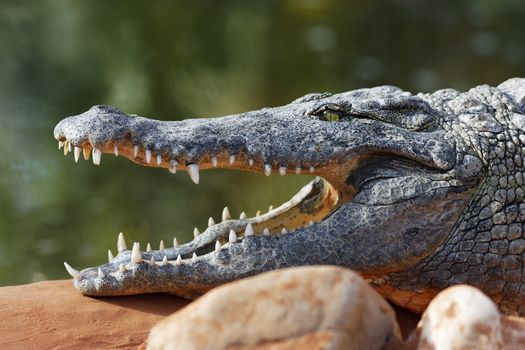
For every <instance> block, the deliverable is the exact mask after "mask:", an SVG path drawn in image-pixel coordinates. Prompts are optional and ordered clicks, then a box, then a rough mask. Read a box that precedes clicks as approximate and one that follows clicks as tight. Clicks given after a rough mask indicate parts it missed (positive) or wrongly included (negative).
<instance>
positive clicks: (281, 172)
mask: <svg viewBox="0 0 525 350" xmlns="http://www.w3.org/2000/svg"><path fill="white" fill-rule="evenodd" d="M279 175H281V176H284V175H286V167H285V166H280V167H279Z"/></svg>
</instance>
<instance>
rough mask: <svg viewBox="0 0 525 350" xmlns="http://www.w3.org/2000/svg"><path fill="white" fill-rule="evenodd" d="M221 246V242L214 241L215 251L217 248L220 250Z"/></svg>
mask: <svg viewBox="0 0 525 350" xmlns="http://www.w3.org/2000/svg"><path fill="white" fill-rule="evenodd" d="M221 248H222V246H221V242H219V241H216V242H215V251H216V252H218V251H219V250H221Z"/></svg>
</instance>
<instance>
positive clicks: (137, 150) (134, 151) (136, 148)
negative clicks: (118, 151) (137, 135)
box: [133, 145, 139, 158]
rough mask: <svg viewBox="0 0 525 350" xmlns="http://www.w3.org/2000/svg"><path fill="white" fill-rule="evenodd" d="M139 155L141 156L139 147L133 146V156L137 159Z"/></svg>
mask: <svg viewBox="0 0 525 350" xmlns="http://www.w3.org/2000/svg"><path fill="white" fill-rule="evenodd" d="M138 155H139V145H135V146H133V156H134V157H135V158H137V156H138Z"/></svg>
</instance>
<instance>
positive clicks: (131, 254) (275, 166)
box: [54, 78, 525, 315]
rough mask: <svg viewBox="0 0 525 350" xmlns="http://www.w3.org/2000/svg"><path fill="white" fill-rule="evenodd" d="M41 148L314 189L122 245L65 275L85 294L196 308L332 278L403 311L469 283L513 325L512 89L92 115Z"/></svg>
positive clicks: (516, 220)
mask: <svg viewBox="0 0 525 350" xmlns="http://www.w3.org/2000/svg"><path fill="white" fill-rule="evenodd" d="M335 119H338V120H337V121H336V120H335ZM54 134H55V138H56V139H57V140H59V141H61V142H62V143H63V144H64V142H65V145H64V147H65V149H66V152H67V151H69V150H70V148H71V145H73V146H76V147H78V149H77V150H76V153H77V156H78V154H79V153H80V151H81V148H83V149H84V150H85V151H87V152H86V155H88V156H89V151H90V150H91V149H93V154H94V156H99V155H100V152H103V153H104V152H105V153H113V152H114V150H115V147H116V148H117V149H118V151H119V153H120V155H123V156H125V157H127V158H129V159H130V160H132V161H134V162H136V163H139V164H141V165H146V166H157V167H164V168H168V169H170V170H171V171H172V172H174V171H175V170H188V171H189V172H190V174H191V176H192V179H193V180H194V181H195V182H198V170H199V169H201V170H202V169H208V168H211V167H213V166H217V167H222V168H230V169H240V170H249V171H256V172H266V173H267V174H269V172H270V171H274V172H276V171H279V172H280V173H281V174H284V173H290V174H291V173H296V171H297V172H299V171H303V172H308V171H311V172H312V173H314V174H316V175H318V176H319V177H318V178H317V179H316V180H315V181H313V182H312V183H310V184H309V185H307V186H305V188H304V189H303V190H301V192H300V193H299V194H298V195H297V196H296V197H294V199H292V201H290V202H287V203H285V204H283V206H281V207H280V208H276V209H274V210H271V211H270V212H268V213H266V214H264V215H261V216H256V217H253V218H242V219H239V220H231V219H229V217H228V215H227V213H225V217H224V221H222V222H221V223H219V224H214V223H211V225H210V226H209V227H208V229H207V230H206V231H205V232H203V233H202V234H200V235H198V236H197V237H196V238H195V239H194V240H193V241H191V242H189V243H187V244H182V245H178V246H176V247H173V248H165V249H162V250H158V251H150V252H149V251H147V252H140V249H139V246H138V244H135V246H134V249H133V250H132V251H129V250H127V249H125V247H124V246H123V244H122V241H121V244H120V249H119V250H120V252H119V254H118V255H117V256H116V257H115V258H111V257H110V261H109V263H107V264H104V265H101V266H100V267H94V268H88V269H85V270H82V271H81V272H78V271H76V270H74V269H72V268H70V267H69V266H67V268H68V271H69V272H70V274H72V275H73V277H74V283H75V286H76V287H77V289H78V290H80V291H81V292H82V293H84V294H87V295H93V296H103V295H125V294H136V293H152V292H168V293H174V294H177V295H180V296H183V297H187V298H193V297H195V296H197V295H199V294H201V293H203V292H205V291H206V290H208V289H210V288H212V287H214V286H216V285H219V284H222V283H225V282H229V281H232V280H236V279H239V278H242V277H245V276H250V275H254V274H257V273H260V272H263V271H268V270H272V269H277V268H283V267H289V266H298V265H314V264H333V265H341V266H346V267H349V268H352V269H355V270H357V271H359V272H360V273H361V274H362V275H363V276H365V277H366V278H367V279H368V280H369V281H370V282H371V283H372V284H373V285H374V286H375V287H376V288H377V289H378V290H379V291H380V292H381V293H382V294H383V295H384V296H385V297H387V298H389V299H390V300H392V301H393V302H395V303H397V304H399V305H402V306H405V307H408V308H410V309H412V310H414V311H421V310H422V309H423V308H424V307H425V306H426V305H427V304H428V302H429V301H430V299H431V298H432V297H433V296H434V295H435V294H436V293H437V292H439V291H440V290H442V289H444V288H446V287H448V286H450V285H454V284H459V283H468V284H471V285H474V286H476V287H478V288H480V289H481V290H483V291H484V292H485V293H487V294H488V295H489V296H490V297H492V298H493V299H494V301H495V302H496V303H498V305H499V306H500V308H501V309H502V310H503V311H504V312H506V313H511V314H512V313H514V314H515V313H519V314H521V315H525V269H524V266H523V259H524V257H525V237H524V235H525V229H524V222H525V204H524V203H523V197H524V179H523V177H524V165H523V161H524V156H525V79H517V78H516V79H511V80H508V81H506V82H505V83H503V84H501V85H500V86H498V87H497V88H492V87H489V86H479V87H476V88H473V89H471V90H470V91H468V92H464V93H460V92H458V91H455V90H451V89H447V90H440V91H437V92H435V93H432V94H418V95H411V94H410V93H407V92H403V91H402V90H400V89H398V88H395V87H391V86H382V87H377V88H372V89H361V90H355V91H350V92H346V93H341V94H334V95H331V94H312V95H307V96H304V97H302V98H300V99H298V100H296V101H294V102H292V103H290V104H288V105H285V106H282V107H277V108H264V109H261V110H257V111H252V112H247V113H243V114H239V115H232V116H226V117H219V118H210V119H191V120H183V121H177V122H163V121H156V120H151V119H146V118H141V117H138V116H128V115H126V114H124V113H122V112H120V111H119V110H117V109H115V108H112V107H108V106H96V107H93V108H91V109H90V110H89V111H87V112H85V113H83V114H80V115H78V116H73V117H69V118H66V119H64V120H63V121H61V122H60V123H59V124H58V125H57V126H56V128H55V132H54ZM135 150H137V154H136V156H135V154H134V151H135ZM149 155H151V159H150V161H149V162H148V159H149V158H150V157H149ZM232 156H235V159H233V157H232ZM157 160H158V161H160V162H157ZM215 160H216V161H215ZM94 161H95V162H97V163H98V161H97V159H96V157H94ZM310 221H312V222H311V223H310V224H309V222H310ZM247 225H248V228H247ZM265 227H268V228H269V231H270V232H271V235H264V234H262V233H263V231H264V228H265ZM283 227H285V228H286V229H287V230H288V233H282V232H281V229H282V228H283ZM252 228H253V231H254V232H255V234H254V235H251V234H250V233H251V229H252ZM230 230H234V232H231V231H230ZM245 231H246V232H245ZM216 241H219V242H220V243H219V246H217V247H216V248H214V245H215V244H216ZM194 253H197V254H196V256H193V254H194ZM179 255H180V256H181V258H180V260H179V261H177V257H178V256H179ZM192 256H193V257H192ZM163 259H165V260H167V262H166V261H165V262H164V263H163V262H162V260H163Z"/></svg>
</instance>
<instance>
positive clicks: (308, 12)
mask: <svg viewBox="0 0 525 350" xmlns="http://www.w3.org/2000/svg"><path fill="white" fill-rule="evenodd" d="M524 33H525V6H523V2H522V1H520V0H515V1H510V0H493V1H481V0H479V1H478V0H476V1H415V0H413V1H393V0H392V1H328V0H327V1H316V0H283V1H277V0H275V1H257V2H256V1H220V2H219V1H198V0H194V1H119V2H117V1H96V2H95V1H90V2H88V1H84V2H80V1H66V0H63V1H59V0H55V1H51V0H39V1H36V0H35V1H6V0H2V1H1V2H0V121H1V124H0V151H1V153H0V285H7V284H16V283H26V282H31V281H37V280H41V279H52V278H66V277H67V275H66V273H65V271H64V269H63V266H62V261H64V260H66V261H68V262H70V263H71V264H72V265H73V266H74V267H76V268H83V267H87V266H93V265H96V264H99V263H102V262H104V261H105V260H106V252H107V249H108V248H112V249H113V251H115V247H116V237H117V234H118V232H120V231H124V232H125V233H126V234H127V236H128V242H130V241H131V240H140V241H141V242H143V244H145V243H146V242H148V241H150V242H152V244H153V242H154V245H157V244H158V241H159V240H160V239H164V240H165V241H167V242H171V240H172V237H173V235H177V237H178V238H179V241H182V242H183V241H187V240H189V239H190V237H191V236H192V230H193V227H194V226H195V225H196V226H197V227H199V228H200V229H203V228H204V227H205V226H206V223H207V219H208V217H209V216H213V217H215V219H218V218H219V215H220V212H221V210H222V208H223V206H224V205H228V206H229V207H230V210H231V212H232V214H234V215H239V213H240V212H241V211H246V212H247V213H248V214H254V213H255V212H256V211H257V210H258V209H265V208H267V207H268V205H270V204H274V205H276V204H279V203H280V202H282V201H284V200H286V199H288V198H289V197H290V196H291V195H292V194H293V193H295V192H296V191H297V190H298V189H299V188H300V187H301V185H303V184H304V183H306V182H307V181H308V179H307V178H305V177H295V176H287V177H285V178H281V177H278V176H271V177H270V178H266V177H265V176H264V175H258V174H245V173H240V172H233V171H221V170H216V171H208V172H203V173H202V174H201V184H200V185H199V186H195V185H194V184H193V183H192V182H191V181H190V180H189V178H188V176H187V175H186V174H185V173H180V174H176V175H170V174H169V173H168V172H167V171H165V170H164V171H162V170H155V169H146V168H141V167H138V166H135V165H134V164H132V163H131V162H129V161H126V160H125V159H123V158H115V157H112V156H110V155H104V156H103V158H102V165H101V166H100V167H95V166H93V165H92V164H91V163H90V162H89V163H88V162H84V161H81V162H79V164H78V165H75V164H74V162H73V160H72V155H69V156H68V157H67V158H64V156H63V155H61V152H59V151H58V150H57V143H56V142H55V140H54V138H53V135H52V131H53V128H54V126H55V124H56V123H57V122H58V121H59V120H60V119H61V118H62V117H64V116H67V115H72V114H78V113H80V112H83V111H85V110H87V109H88V108H89V107H91V106H92V105H95V104H111V105H115V106H117V107H118V108H120V109H121V110H123V111H125V112H128V113H136V114H140V115H147V116H152V117H156V118H158V119H183V118H191V117H202V116H214V115H223V114H229V113H236V112H241V111H245V110H250V109H257V108H260V107H263V106H273V105H281V104H284V103H287V102H289V101H290V100H292V99H294V98H296V97H298V96H301V95H303V94H305V93H308V92H314V91H317V92H322V91H334V92H336V91H344V90H350V89H354V88H358V87H367V86H374V85H380V84H395V85H398V86H400V87H402V88H404V89H407V90H410V91H431V90H434V89H436V88H441V87H454V88H457V89H467V88H469V87H471V86H473V85H475V84H480V83H489V84H498V83H499V82H501V81H503V80H505V79H506V78H508V77H512V76H525V39H524Z"/></svg>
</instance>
